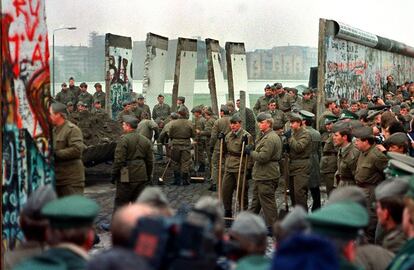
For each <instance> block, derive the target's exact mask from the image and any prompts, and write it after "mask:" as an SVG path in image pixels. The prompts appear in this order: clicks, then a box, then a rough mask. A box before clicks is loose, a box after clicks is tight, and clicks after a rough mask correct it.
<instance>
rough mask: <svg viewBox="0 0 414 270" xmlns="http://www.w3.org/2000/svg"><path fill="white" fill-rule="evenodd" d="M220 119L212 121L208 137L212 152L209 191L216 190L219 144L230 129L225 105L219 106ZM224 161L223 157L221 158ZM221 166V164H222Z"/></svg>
mask: <svg viewBox="0 0 414 270" xmlns="http://www.w3.org/2000/svg"><path fill="white" fill-rule="evenodd" d="M220 116H221V118H220V119H217V120H216V121H215V122H214V125H213V128H212V130H211V137H210V152H212V153H213V156H212V158H211V164H212V166H213V170H212V177H211V180H212V184H211V186H210V189H209V190H210V191H216V190H217V184H218V175H219V171H218V169H219V162H220V144H221V143H223V144H224V137H225V136H226V134H227V133H228V132H229V131H230V117H229V110H228V108H227V106H226V105H222V106H221V108H220ZM222 159H223V161H224V158H222ZM222 168H223V166H222ZM223 171H224V170H223V169H222V171H221V173H222V174H223Z"/></svg>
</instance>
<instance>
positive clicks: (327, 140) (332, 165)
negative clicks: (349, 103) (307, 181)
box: [319, 114, 338, 195]
mask: <svg viewBox="0 0 414 270" xmlns="http://www.w3.org/2000/svg"><path fill="white" fill-rule="evenodd" d="M337 120H338V118H337V117H336V116H334V115H330V114H328V115H326V117H325V120H324V122H325V130H326V132H325V133H324V134H323V135H322V138H321V139H322V157H321V162H320V168H321V177H322V179H323V182H324V183H325V185H326V194H328V195H329V194H330V193H331V191H332V190H333V189H334V186H335V184H334V181H335V172H336V170H337V169H338V161H337V155H338V149H337V147H336V146H335V145H334V141H333V132H332V127H333V125H334V123H335V122H336V121H337ZM319 128H320V126H319ZM319 130H321V129H319Z"/></svg>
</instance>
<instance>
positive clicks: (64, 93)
mask: <svg viewBox="0 0 414 270" xmlns="http://www.w3.org/2000/svg"><path fill="white" fill-rule="evenodd" d="M55 100H56V101H58V102H60V103H63V104H67V103H68V102H72V103H73V102H75V100H76V99H75V96H74V95H73V93H72V92H71V91H70V90H69V89H68V87H67V84H66V83H62V90H61V91H60V92H59V93H57V94H56V97H55Z"/></svg>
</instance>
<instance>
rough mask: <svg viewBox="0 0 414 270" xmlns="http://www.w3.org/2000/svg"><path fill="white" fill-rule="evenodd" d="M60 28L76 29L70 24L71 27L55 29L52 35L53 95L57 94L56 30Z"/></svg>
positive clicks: (65, 28)
mask: <svg viewBox="0 0 414 270" xmlns="http://www.w3.org/2000/svg"><path fill="white" fill-rule="evenodd" d="M60 30H76V27H74V26H69V27H60V28H56V29H53V35H52V36H53V37H52V54H53V56H52V65H53V70H52V71H53V84H52V96H55V32H57V31H60Z"/></svg>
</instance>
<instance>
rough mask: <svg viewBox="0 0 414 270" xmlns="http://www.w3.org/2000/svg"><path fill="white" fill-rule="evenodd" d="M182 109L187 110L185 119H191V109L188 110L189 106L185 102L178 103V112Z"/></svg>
mask: <svg viewBox="0 0 414 270" xmlns="http://www.w3.org/2000/svg"><path fill="white" fill-rule="evenodd" d="M180 109H182V110H184V111H185V117H184V118H185V119H190V111H189V110H188V108H187V106H185V105H184V104H181V105H178V106H177V108H176V112H178V111H179V110H180Z"/></svg>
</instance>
